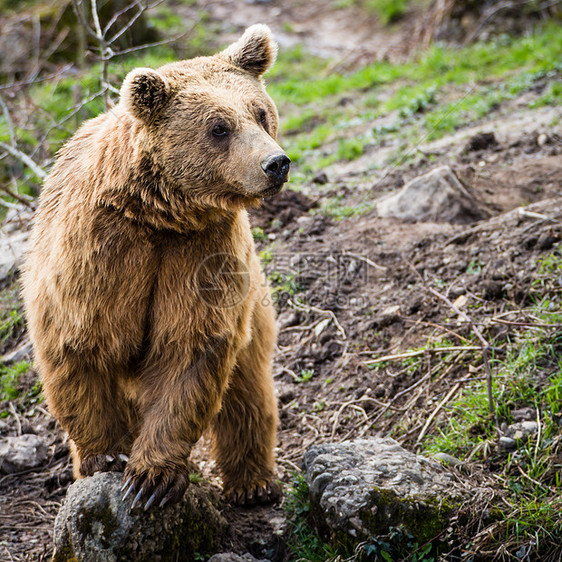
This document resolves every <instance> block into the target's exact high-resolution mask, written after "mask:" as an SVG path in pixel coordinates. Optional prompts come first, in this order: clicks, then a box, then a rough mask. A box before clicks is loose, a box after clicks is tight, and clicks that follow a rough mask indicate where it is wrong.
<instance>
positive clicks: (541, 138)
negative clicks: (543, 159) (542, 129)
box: [537, 133, 550, 146]
mask: <svg viewBox="0 0 562 562" xmlns="http://www.w3.org/2000/svg"><path fill="white" fill-rule="evenodd" d="M549 140H550V139H549V138H548V135H547V134H546V133H541V134H540V135H538V136H537V144H538V145H539V146H544V145H545V144H547V143H548V141H549Z"/></svg>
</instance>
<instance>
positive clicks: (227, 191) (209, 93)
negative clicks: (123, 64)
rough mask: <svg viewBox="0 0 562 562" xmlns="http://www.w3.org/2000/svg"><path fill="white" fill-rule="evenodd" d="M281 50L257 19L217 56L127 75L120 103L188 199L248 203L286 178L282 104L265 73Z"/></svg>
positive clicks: (215, 203) (152, 154)
mask: <svg viewBox="0 0 562 562" xmlns="http://www.w3.org/2000/svg"><path fill="white" fill-rule="evenodd" d="M276 53H277V45H276V43H275V42H274V40H273V37H272V34H271V31H270V30H269V28H268V27H267V26H265V25H254V26H252V27H250V28H248V29H247V30H246V32H245V33H244V35H243V36H242V37H241V38H240V39H239V40H238V41H236V42H235V43H233V44H232V45H230V46H229V47H228V48H227V49H225V50H224V51H222V52H220V53H218V54H216V55H214V56H210V57H198V58H195V59H191V60H185V61H179V62H175V63H171V64H167V65H165V66H163V67H161V68H159V69H158V70H151V69H149V68H137V69H135V70H133V71H131V72H130V73H129V74H128V76H127V77H126V79H125V81H124V83H123V86H122V88H121V101H120V105H121V107H122V108H123V109H124V110H125V111H126V112H127V113H128V114H130V115H132V116H133V118H134V119H135V120H137V122H138V123H139V126H140V131H141V134H140V137H142V146H143V150H144V151H145V152H146V154H149V155H150V158H151V160H152V164H151V165H154V164H156V165H157V166H158V167H159V169H160V170H161V174H162V175H163V177H164V178H166V181H169V182H171V183H172V184H173V185H175V186H177V188H178V189H181V190H182V192H183V193H185V195H186V196H187V197H188V198H189V199H190V200H192V201H195V202H198V203H200V204H202V205H203V206H206V207H214V208H217V207H218V208H223V209H227V208H230V207H231V206H232V205H236V206H250V205H252V204H255V203H256V202H257V201H259V200H260V199H261V198H263V197H267V196H269V195H273V194H275V193H277V192H278V191H279V190H280V189H281V187H282V185H283V184H284V183H285V182H286V181H287V180H288V174H289V164H290V160H289V158H288V157H287V155H286V154H285V153H284V152H283V150H281V148H280V147H279V145H278V144H277V142H276V136H277V127H278V116H277V110H276V108H275V105H274V104H273V102H272V100H271V98H270V97H269V96H268V95H267V93H266V91H265V88H264V85H263V82H262V78H261V77H262V75H263V74H264V73H265V72H266V71H267V70H268V69H269V68H270V67H271V65H272V64H273V62H274V61H275V57H276Z"/></svg>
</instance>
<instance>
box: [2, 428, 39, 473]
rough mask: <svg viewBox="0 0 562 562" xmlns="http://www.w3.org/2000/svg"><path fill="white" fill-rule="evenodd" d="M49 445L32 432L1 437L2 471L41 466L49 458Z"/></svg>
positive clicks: (16, 470)
mask: <svg viewBox="0 0 562 562" xmlns="http://www.w3.org/2000/svg"><path fill="white" fill-rule="evenodd" d="M47 453H48V449H47V445H46V444H45V442H44V441H43V439H41V437H39V436H37V435H32V434H24V435H19V436H18V437H3V438H2V439H0V473H4V474H12V473H13V472H20V471H21V470H27V469H28V468H35V467H37V466H41V465H42V464H44V463H45V461H46V460H47Z"/></svg>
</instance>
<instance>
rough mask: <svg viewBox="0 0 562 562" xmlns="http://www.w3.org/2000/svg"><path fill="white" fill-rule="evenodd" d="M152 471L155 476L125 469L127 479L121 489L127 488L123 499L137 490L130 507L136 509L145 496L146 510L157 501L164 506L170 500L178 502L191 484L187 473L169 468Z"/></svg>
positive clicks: (160, 505)
mask: <svg viewBox="0 0 562 562" xmlns="http://www.w3.org/2000/svg"><path fill="white" fill-rule="evenodd" d="M151 473H152V474H153V476H152V475H151V476H149V474H148V473H146V472H145V473H141V474H137V473H134V472H133V471H132V470H129V469H128V468H127V470H125V474H124V476H123V478H124V479H126V480H125V484H124V485H123V487H122V488H121V491H123V490H125V489H126V491H125V494H124V495H123V501H125V500H126V499H127V498H128V497H129V495H130V494H131V493H132V492H136V496H135V498H134V499H133V502H132V503H131V507H130V509H134V508H135V507H136V506H137V504H139V505H141V504H142V502H143V501H144V498H148V499H147V501H146V503H145V504H144V509H145V511H146V510H148V509H149V508H150V507H151V506H152V505H153V504H155V503H157V504H158V507H163V506H164V505H165V504H166V503H168V502H170V503H176V502H178V501H180V500H181V499H182V497H183V494H184V492H185V490H186V489H187V486H188V484H189V480H188V478H187V476H186V475H185V474H183V473H181V472H177V471H172V470H168V469H156V470H154V469H152V470H151ZM127 486H128V487H127Z"/></svg>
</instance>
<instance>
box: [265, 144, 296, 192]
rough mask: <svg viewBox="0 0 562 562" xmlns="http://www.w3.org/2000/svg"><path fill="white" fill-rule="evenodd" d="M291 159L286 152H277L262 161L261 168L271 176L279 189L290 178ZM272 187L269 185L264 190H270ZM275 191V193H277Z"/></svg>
mask: <svg viewBox="0 0 562 562" xmlns="http://www.w3.org/2000/svg"><path fill="white" fill-rule="evenodd" d="M290 165H291V159H290V158H289V157H288V156H287V155H286V154H285V153H284V152H277V153H274V154H269V155H268V156H266V157H265V158H264V159H263V160H262V161H261V168H262V170H263V171H264V172H265V175H266V176H267V177H268V178H270V179H271V180H272V182H273V184H274V186H275V187H277V188H278V189H277V191H279V189H281V186H282V185H283V184H284V183H285V182H286V181H287V180H288V179H289V167H290ZM270 190H271V187H268V188H267V189H265V190H264V192H269V191H270ZM277 191H275V193H277Z"/></svg>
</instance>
